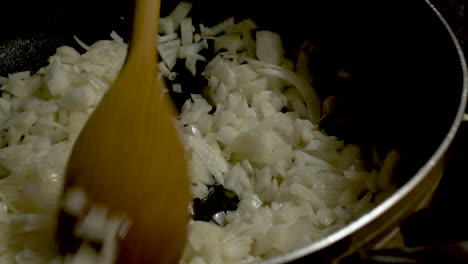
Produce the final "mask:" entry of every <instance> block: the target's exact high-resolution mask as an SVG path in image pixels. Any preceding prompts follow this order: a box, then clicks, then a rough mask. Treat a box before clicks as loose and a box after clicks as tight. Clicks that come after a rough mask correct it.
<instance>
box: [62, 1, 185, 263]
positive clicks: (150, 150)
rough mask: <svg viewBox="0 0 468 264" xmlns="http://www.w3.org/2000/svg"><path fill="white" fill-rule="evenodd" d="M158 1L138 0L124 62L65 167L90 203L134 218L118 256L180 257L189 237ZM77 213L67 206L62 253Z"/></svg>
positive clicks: (72, 242) (125, 259)
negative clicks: (161, 58)
mask: <svg viewBox="0 0 468 264" xmlns="http://www.w3.org/2000/svg"><path fill="white" fill-rule="evenodd" d="M159 9H160V0H136V7H135V17H134V25H133V33H132V38H131V42H130V49H129V54H128V56H127V60H126V62H125V65H124V67H123V69H122V71H121V72H120V75H119V76H118V78H117V80H116V82H115V83H114V85H113V86H112V88H111V89H110V90H109V91H108V92H107V94H106V95H105V96H104V97H103V99H102V101H101V103H100V104H99V106H98V107H97V109H96V110H95V112H94V113H93V114H92V116H91V117H90V119H89V121H88V122H87V124H86V125H85V127H84V129H83V130H82V132H81V134H80V135H79V137H78V139H77V141H76V143H75V145H74V148H73V150H72V153H71V157H70V160H69V163H68V167H67V172H66V181H65V187H64V193H66V191H67V190H70V189H71V188H75V187H78V188H80V189H82V190H83V191H84V192H85V193H86V195H87V197H88V199H89V201H90V203H91V204H99V205H101V206H104V207H106V208H108V209H109V211H110V212H111V213H112V214H125V215H126V216H127V217H129V218H130V220H131V225H130V228H129V230H128V232H127V233H126V235H125V237H124V238H123V239H122V240H121V241H120V250H119V253H118V258H117V263H139V264H144V263H177V262H178V259H179V257H180V254H181V252H182V249H183V246H184V244H185V240H186V226H187V223H188V220H189V212H188V203H189V200H190V195H189V184H190V183H189V179H188V176H187V171H186V163H185V159H184V153H183V146H182V144H181V140H180V138H179V135H178V133H177V131H176V128H175V124H174V122H175V111H174V110H175V108H174V107H173V105H172V102H171V101H170V98H169V97H168V96H167V93H164V92H163V90H164V89H163V87H164V86H163V84H162V80H160V78H159V77H158V72H157V63H156V57H157V54H156V38H157V32H158V19H159ZM62 209H63V208H62ZM76 221H77V219H71V221H70V216H69V215H67V214H66V213H64V211H63V210H62V211H61V213H60V216H59V223H58V230H57V234H58V240H59V247H60V249H61V253H62V254H65V253H67V252H68V253H70V252H72V251H75V250H76V247H77V243H78V242H80V240H78V241H77V239H76V238H73V235H74V233H73V232H74V231H73V229H74V228H76V227H74V224H75V223H76ZM73 247H74V248H73Z"/></svg>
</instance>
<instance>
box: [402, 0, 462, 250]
mask: <svg viewBox="0 0 468 264" xmlns="http://www.w3.org/2000/svg"><path fill="white" fill-rule="evenodd" d="M430 2H431V3H432V4H433V5H434V6H435V7H436V9H437V10H438V11H439V12H440V13H441V14H442V16H443V17H444V18H445V20H446V21H447V22H448V24H449V25H450V27H451V28H452V30H453V32H454V33H455V35H456V36H457V38H458V40H459V42H460V44H461V46H462V48H463V50H464V52H465V54H468V17H467V9H468V0H431V1H430ZM466 57H467V56H466V55H465V58H466ZM467 186H468V122H464V123H462V125H461V127H460V130H459V131H458V133H457V136H456V138H455V140H454V142H453V145H452V149H451V150H450V152H449V158H448V164H447V169H446V172H445V174H444V176H443V178H442V180H441V183H440V186H439V188H438V190H437V191H436V194H435V197H434V200H433V201H432V203H431V205H430V207H429V208H428V209H426V210H423V211H421V212H420V213H419V214H416V215H415V216H413V217H412V218H410V219H408V220H407V221H406V223H404V224H403V225H402V233H403V236H404V238H405V244H407V245H408V246H419V245H428V244H436V243H450V242H456V241H460V240H468V216H466V215H467V213H466V209H468V191H467V190H468V189H467Z"/></svg>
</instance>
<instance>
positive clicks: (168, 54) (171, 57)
mask: <svg viewBox="0 0 468 264" xmlns="http://www.w3.org/2000/svg"><path fill="white" fill-rule="evenodd" d="M179 46H180V39H175V40H171V41H168V42H165V43H160V44H158V51H159V55H160V56H161V58H162V59H163V61H164V62H165V63H166V66H167V68H169V69H170V70H172V68H173V67H174V66H175V64H176V62H177V51H178V50H179Z"/></svg>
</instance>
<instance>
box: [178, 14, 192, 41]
mask: <svg viewBox="0 0 468 264" xmlns="http://www.w3.org/2000/svg"><path fill="white" fill-rule="evenodd" d="M180 32H181V33H180V35H181V38H182V45H188V44H192V42H193V32H192V18H190V17H187V18H185V19H183V20H182V21H181V22H180Z"/></svg>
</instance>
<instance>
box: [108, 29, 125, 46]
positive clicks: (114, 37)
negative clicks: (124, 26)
mask: <svg viewBox="0 0 468 264" xmlns="http://www.w3.org/2000/svg"><path fill="white" fill-rule="evenodd" d="M110 37H111V38H112V39H113V40H115V41H117V42H119V43H124V39H123V38H122V37H121V36H119V34H117V32H115V31H112V32H111V34H110Z"/></svg>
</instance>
